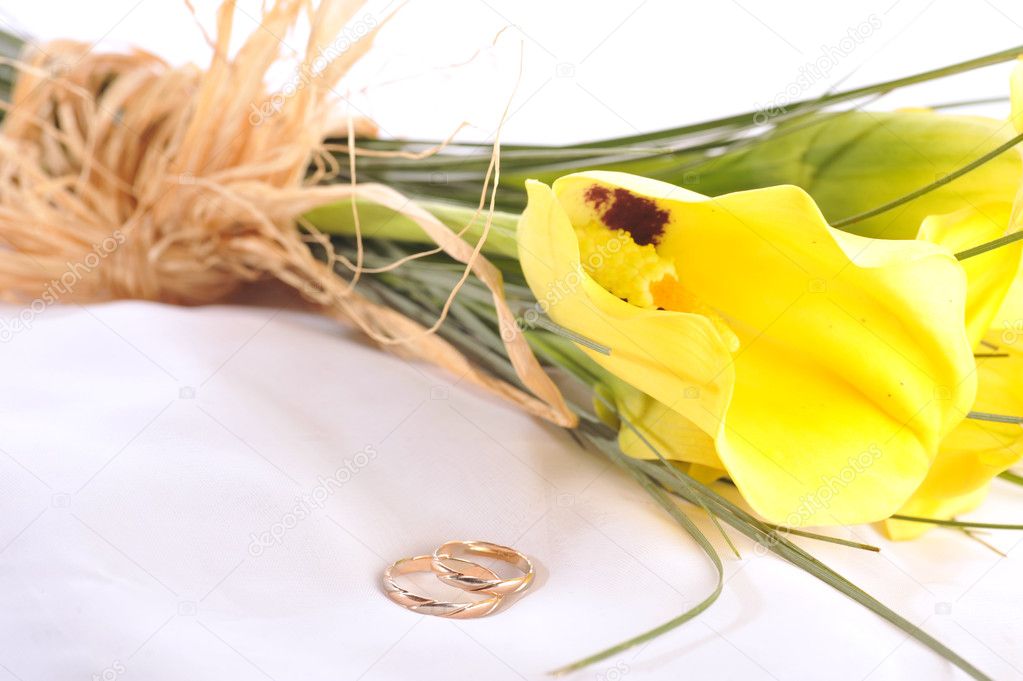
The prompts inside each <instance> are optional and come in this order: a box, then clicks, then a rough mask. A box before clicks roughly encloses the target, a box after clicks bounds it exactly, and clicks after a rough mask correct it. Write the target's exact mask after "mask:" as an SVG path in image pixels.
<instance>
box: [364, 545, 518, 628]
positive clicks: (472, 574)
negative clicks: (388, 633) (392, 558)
mask: <svg viewBox="0 0 1023 681" xmlns="http://www.w3.org/2000/svg"><path fill="white" fill-rule="evenodd" d="M477 557H478V558H490V559H494V560H499V561H502V562H505V563H508V564H510V565H512V566H513V567H515V568H516V569H518V570H519V571H520V572H521V573H522V574H521V575H519V576H518V577H512V578H509V579H502V578H501V577H499V576H498V575H497V573H495V572H494V571H493V570H491V569H490V568H487V567H484V566H483V565H480V564H478V563H475V562H473V561H472V560H468V559H469V558H477ZM414 572H432V573H433V574H434V575H435V576H436V577H437V579H439V580H440V581H441V582H443V583H444V584H447V585H449V586H454V587H457V588H458V589H461V590H462V591H466V592H469V593H474V594H480V595H486V596H487V598H481V599H478V600H473V599H471V598H469V599H466V600H464V601H462V600H460V601H457V602H456V601H438V600H436V599H433V598H428V597H426V596H419V595H417V594H414V593H412V592H411V591H409V590H408V589H406V588H405V587H403V586H401V585H399V584H398V582H397V577H399V576H401V575H408V574H412V573H414ZM535 574H536V573H535V571H534V569H533V563H532V562H531V561H530V560H529V559H528V558H526V557H525V556H524V555H522V554H521V553H519V552H518V551H516V550H515V549H513V548H509V547H507V546H501V545H500V544H491V543H490V542H485V541H449V542H445V543H443V544H441V545H440V546H439V547H437V550H436V551H434V552H433V555H430V556H415V557H414V558H402V559H401V560H399V561H396V562H395V563H393V564H392V565H391V566H390V567H388V568H387V569H386V570H385V571H384V580H383V584H384V593H386V594H387V597H388V598H390V599H391V600H392V601H394V602H395V603H397V604H398V605H400V606H402V607H404V608H408V609H409V610H411V611H413V612H418V613H421V614H424V615H435V616H437V617H450V618H452V619H471V618H473V617H483V616H484V615H489V614H490V613H492V612H494V610H496V609H497V607H498V606H499V605H500V604H501V601H502V599H503V598H504V597H505V596H507V595H509V594H513V593H517V592H520V591H523V590H525V589H527V588H529V585H530V584H532V583H533V577H534V575H535Z"/></svg>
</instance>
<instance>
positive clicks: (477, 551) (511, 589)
mask: <svg viewBox="0 0 1023 681" xmlns="http://www.w3.org/2000/svg"><path fill="white" fill-rule="evenodd" d="M456 554H464V555H469V556H474V557H483V558H495V559H497V560H500V561H503V562H505V563H509V564H511V565H512V566H514V567H515V568H517V569H519V570H521V571H522V575H521V576H520V577H513V578H511V579H501V578H500V577H498V576H497V575H496V574H494V573H493V572H491V571H490V570H487V572H490V575H486V574H481V573H480V572H479V571H478V570H477V569H476V568H479V567H480V566H479V565H477V564H476V563H474V562H472V561H469V560H464V559H462V558H458V557H457V556H456ZM432 567H433V571H434V572H435V573H436V574H437V578H438V579H440V580H441V581H442V582H444V583H445V584H450V585H451V586H456V587H458V588H459V589H462V590H463V591H475V592H480V593H486V594H493V595H494V596H507V595H508V594H513V593H516V592H518V591H522V590H523V589H527V588H528V587H529V585H530V584H532V583H533V577H534V575H535V574H536V573H535V571H534V570H533V564H532V563H531V562H530V560H529V559H528V558H526V557H525V556H524V555H522V554H521V553H519V552H518V551H516V550H515V549H513V548H510V547H508V546H501V545H500V544H491V543H490V542H485V541H449V542H445V543H444V544H441V545H440V546H439V547H437V550H436V551H434V552H433V560H432Z"/></svg>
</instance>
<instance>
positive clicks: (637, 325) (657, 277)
mask: <svg viewBox="0 0 1023 681" xmlns="http://www.w3.org/2000/svg"><path fill="white" fill-rule="evenodd" d="M527 191H528V195H529V203H528V206H527V208H526V211H525V212H524V213H523V216H522V218H521V220H520V223H519V233H518V241H519V256H520V262H521V264H522V268H523V271H524V273H525V275H526V280H527V281H528V283H529V286H530V288H531V289H532V291H533V293H534V295H536V297H537V299H538V300H539V301H540V303H541V305H542V306H543V307H545V308H546V311H547V312H548V314H549V315H550V317H551V318H552V319H553V320H554V321H555V322H557V323H558V324H560V325H562V326H564V327H566V328H568V329H571V330H572V331H574V332H576V333H579V334H581V335H583V336H586V337H589V338H591V339H593V340H594V341H597V342H598V343H601V344H603V345H606V346H608V347H609V348H610V349H611V352H610V355H607V356H605V355H602V354H600V353H597V352H593V351H589V350H585V349H584V350H585V351H586V352H587V354H589V355H590V357H591V358H592V359H593V360H594V361H595V362H596V363H597V364H599V365H600V366H602V367H603V368H604V369H605V370H607V371H608V372H610V373H611V374H613V375H615V376H617V377H618V378H619V379H621V380H622V381H624V382H626V383H627V384H629V385H631V386H632V387H634V388H635V389H636V390H638V391H640V392H641V393H644V394H645V395H648V396H649V397H650V398H652V399H653V400H655V401H656V402H657V403H660V404H661V405H663V406H664V407H666V409H661V408H660V407H658V406H656V405H652V404H651V405H647V407H646V408H647V409H648V410H650V409H652V410H654V411H655V412H658V411H659V412H660V415H659V416H655V417H652V418H651V419H646V420H645V422H646V428H647V430H648V431H649V432H654V431H655V429H656V425H654V424H656V422H657V420H658V419H664V418H675V415H679V416H681V417H683V418H684V419H685V422H681V421H680V422H679V423H682V424H683V425H684V427H686V428H689V427H690V425H691V426H693V427H695V428H696V429H698V430H699V431H700V432H702V433H704V434H706V435H707V436H708V437H707V438H706V439H705V440H704V443H705V444H706V443H708V442H713V445H714V452H716V455H717V457H718V458H719V460H720V462H721V465H722V467H723V468H724V469H725V470H726V471H727V472H728V475H729V477H730V478H731V479H732V480H733V481H734V482H735V484H736V485H737V487H738V488H739V490H740V492H741V493H742V494H743V496H744V497H745V499H746V500H747V501H748V502H749V504H750V505H751V506H752V508H753V509H754V510H755V511H757V512H758V513H759V514H760V515H761V516H763V517H764V518H766V519H767V520H769V521H772V522H780V523H784V524H787V525H791V526H796V525H824V524H836V523H858V522H869V521H874V520H880V519H883V518H886V517H888V516H890V515H891V514H892V513H894V512H895V511H896V510H897V509H898V508H900V507H901V506H902V504H903V503H904V502H905V500H906V499H907V498H908V497H909V496H910V494H911V493H912V492H913V490H915V489H916V488H917V487H918V486H919V485H920V483H921V482H922V481H923V480H924V478H925V476H926V474H927V471H928V469H929V468H930V466H931V462H932V460H933V458H934V456H935V455H936V452H937V447H938V444H939V442H940V441H941V440H942V438H943V437H944V436H945V435H947V434H948V433H949V432H950V431H951V430H952V428H953V427H955V426H956V424H957V423H958V422H959V420H961V418H962V415H963V414H964V413H966V411H968V410H969V408H970V405H971V404H972V403H973V400H974V395H975V390H976V377H975V375H974V371H973V368H974V363H973V357H972V353H971V347H970V342H969V339H968V337H967V334H966V330H965V324H964V310H965V305H966V282H965V275H964V272H963V269H962V268H961V267H960V266H959V264H958V263H957V262H956V261H955V259H954V258H953V257H952V255H951V253H950V252H949V251H948V250H947V249H946V248H944V247H941V246H938V245H935V244H931V243H927V242H924V241H882V240H874V239H868V238H865V237H860V236H855V235H852V234H847V233H843V232H839V231H837V230H834V229H832V228H830V227H829V226H828V225H827V224H826V222H825V221H824V218H823V217H822V216H821V213H820V211H819V210H818V209H817V207H816V205H815V204H814V202H813V201H812V200H811V199H810V198H809V196H808V195H807V194H806V193H805V192H804V191H802V190H801V189H798V188H796V187H792V186H779V187H771V188H766V189H761V190H753V191H748V192H738V193H734V194H728V195H725V196H721V197H717V198H709V197H705V196H702V195H700V194H696V193H694V192H690V191H686V190H684V189H680V188H678V187H675V186H672V185H669V184H665V183H663V182H657V181H654V180H649V179H646V178H641V177H636V176H633V175H627V174H623V173H608V172H587V173H577V174H573V175H568V176H565V177H562V178H559V179H558V180H556V181H555V182H554V184H553V186H552V187H548V186H546V185H544V184H542V183H539V182H535V181H530V182H528V183H527ZM626 411H628V410H626ZM680 427H682V426H680ZM687 432H688V431H687ZM629 453H630V454H633V455H636V454H637V452H635V451H629ZM663 454H664V455H665V456H666V457H671V458H676V459H678V458H681V457H682V456H683V455H680V454H679V452H677V451H673V449H672V448H668V449H667V450H666V451H664V452H663ZM639 455H642V454H639ZM648 456H649V454H648ZM690 458H694V457H692V455H691V453H690ZM705 463H706V462H697V465H705Z"/></svg>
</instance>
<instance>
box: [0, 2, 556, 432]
mask: <svg viewBox="0 0 1023 681" xmlns="http://www.w3.org/2000/svg"><path fill="white" fill-rule="evenodd" d="M360 6H361V3H360V2H324V3H321V4H320V5H318V6H316V7H314V8H310V7H309V3H308V2H306V1H304V0H301V1H300V0H278V1H277V2H274V3H272V4H270V5H269V6H268V7H267V8H266V9H265V10H264V13H263V17H262V20H261V22H260V27H259V28H258V29H257V30H254V31H253V33H252V34H250V35H249V36H248V37H247V38H246V40H245V42H244V44H243V45H242V47H241V49H240V50H239V51H238V52H237V54H236V55H234V56H233V57H231V56H229V51H228V43H229V38H230V36H231V30H232V23H233V17H234V3H233V2H224V3H223V4H222V5H221V6H220V8H219V10H218V12H217V28H216V35H215V38H214V37H210V40H211V41H212V47H213V51H214V56H213V58H212V60H211V62H210V65H209V68H208V69H206V70H205V71H203V70H200V69H198V68H196V67H194V66H185V67H179V68H174V67H171V66H170V65H169V64H167V63H166V62H165V61H163V60H162V59H160V58H158V57H156V56H155V55H152V54H149V53H147V52H144V51H141V50H136V51H133V52H130V53H126V54H103V53H93V52H91V51H90V49H89V46H88V45H85V44H81V43H77V42H72V41H57V42H53V43H50V44H47V45H46V46H45V51H43V50H38V51H35V52H33V53H30V54H28V55H26V56H25V58H24V63H22V62H19V63H17V64H15V66H16V68H18V70H19V78H18V79H17V83H16V85H15V88H14V92H13V93H12V99H11V102H10V104H9V105H2V106H4V108H5V110H6V116H5V118H4V122H3V127H2V129H0V238H2V241H3V248H0V296H2V297H3V298H4V299H6V300H9V301H17V302H27V301H31V300H34V299H36V298H39V297H41V296H42V295H43V293H44V292H45V291H47V290H49V289H51V288H52V286H53V284H54V283H55V282H62V283H63V284H64V285H63V290H62V293H61V299H62V300H65V299H68V300H77V301H82V302H89V301H100V300H110V299H117V298H141V299H146V300H160V301H165V302H173V303H183V304H202V303H210V302H214V301H217V300H220V299H222V298H223V297H224V296H225V295H226V294H228V293H230V292H231V291H232V290H234V289H235V288H236V287H238V286H239V285H240V284H243V283H244V282H248V281H254V280H257V279H262V278H267V277H274V278H277V279H279V280H281V281H282V282H285V283H286V284H288V285H289V286H292V287H294V288H295V289H296V290H298V291H300V292H301V293H302V294H303V295H304V296H305V297H307V298H309V299H310V300H313V301H314V302H316V303H318V304H320V305H321V306H322V307H323V311H324V313H325V314H328V315H330V316H332V317H335V318H338V319H342V320H345V321H347V322H350V323H354V324H355V325H357V326H358V327H359V328H360V329H362V330H363V331H365V332H366V333H367V334H369V335H370V336H371V337H372V338H373V339H375V340H376V341H377V342H379V343H380V344H381V345H383V346H385V347H387V348H389V349H390V350H391V351H392V352H395V353H396V354H399V355H401V356H403V357H408V358H415V359H421V360H426V361H428V362H432V363H434V364H437V365H439V366H441V367H443V368H445V369H448V370H450V371H453V372H455V373H456V374H458V375H459V376H461V377H463V378H465V379H467V380H469V381H471V382H473V383H476V384H477V385H480V386H482V387H484V388H486V389H487V390H490V391H491V392H493V393H495V394H497V395H499V396H501V397H503V398H505V399H507V400H509V401H511V402H513V403H514V404H516V405H517V406H519V407H520V408H522V409H524V410H525V411H527V412H529V413H531V414H534V415H537V416H540V417H542V418H545V419H547V420H549V421H551V422H554V423H557V424H559V425H566V426H570V425H574V424H575V422H576V417H575V416H574V415H573V414H572V412H571V411H570V410H569V409H568V407H567V405H566V404H565V402H564V400H563V399H562V396H561V394H560V393H559V392H558V390H557V388H556V387H555V386H554V384H553V382H552V381H551V380H550V378H549V377H548V376H547V375H546V374H545V373H544V371H543V370H542V368H541V367H540V365H539V362H538V361H537V360H536V358H535V357H534V356H533V354H532V352H531V351H530V349H529V346H528V345H527V343H526V341H525V339H524V337H523V335H522V333H521V331H520V329H519V328H518V327H517V325H516V324H515V320H514V317H513V315H512V313H511V310H510V309H509V307H508V305H507V303H506V302H505V300H504V293H503V288H502V282H501V277H500V273H499V272H498V270H497V269H496V268H495V267H494V266H493V265H492V264H491V263H490V262H488V261H487V260H486V258H484V257H483V256H482V255H481V254H480V252H479V251H480V247H481V245H482V243H480V244H476V245H475V247H474V246H473V245H470V244H469V243H467V242H465V241H463V240H462V239H461V238H459V237H458V235H457V234H456V233H455V232H454V231H452V230H451V229H450V228H449V227H447V226H446V225H444V224H443V223H441V222H440V221H439V220H437V219H436V218H434V217H433V216H432V215H431V214H429V213H428V212H426V211H425V210H423V209H421V208H420V207H419V206H417V205H416V204H415V203H413V202H410V201H409V200H408V199H407V198H405V197H404V196H402V195H401V194H399V193H398V192H396V191H394V190H393V189H391V188H389V187H386V186H382V185H375V184H362V183H354V182H353V183H352V184H333V185H315V184H312V183H311V182H310V181H309V180H308V179H307V178H306V174H307V171H308V169H309V167H310V165H312V166H313V167H314V168H319V169H321V170H320V171H316V170H314V172H313V178H314V179H315V178H316V177H317V172H319V174H320V175H323V174H325V173H327V172H329V168H328V167H327V166H326V165H324V164H330V163H332V162H333V161H332V160H327V155H325V150H324V149H323V140H324V139H325V138H326V137H327V136H328V133H330V132H332V130H333V128H332V126H333V121H332V118H333V116H334V113H333V104H334V102H333V100H332V99H331V97H330V94H331V87H332V86H333V85H334V84H335V83H336V82H337V81H338V80H339V79H340V78H341V77H342V76H343V75H344V74H345V73H346V72H347V71H348V69H349V68H350V67H351V66H352V64H354V63H355V62H356V61H357V60H358V59H359V58H360V57H361V56H362V55H363V54H364V53H365V52H366V51H367V50H368V49H369V48H370V45H371V44H372V40H373V36H374V34H375V32H376V30H378V29H379V28H380V27H382V26H383V25H384V24H385V23H386V20H385V21H383V22H380V23H379V24H378V25H377V26H376V27H374V29H373V30H372V31H371V32H370V33H369V34H368V35H366V36H364V37H362V38H361V39H360V40H358V41H356V42H354V43H352V44H351V45H350V46H349V48H348V49H347V50H345V51H344V52H342V53H341V54H340V55H339V56H338V57H337V58H336V59H334V60H332V61H330V62H329V63H327V64H326V65H324V64H322V59H321V61H320V63H317V64H316V67H317V68H315V69H314V67H313V63H314V60H317V59H320V55H321V51H320V50H319V47H320V46H322V45H326V44H330V43H331V41H333V40H334V39H335V38H336V36H337V35H339V34H340V32H341V30H342V29H343V27H344V26H345V25H346V24H347V23H348V22H349V21H350V20H351V19H352V18H353V17H354V15H355V12H356V11H357V10H358V9H359V7H360ZM306 10H308V11H309V19H310V25H311V31H310V37H309V41H308V43H307V45H306V47H305V55H304V58H303V63H302V66H301V68H302V73H306V74H313V75H312V76H311V77H310V79H309V82H307V83H305V84H304V87H302V88H297V89H296V90H295V91H294V92H293V93H292V94H290V96H289V98H288V100H287V101H286V102H285V104H284V106H283V107H280V108H277V109H273V110H272V111H268V112H267V113H266V114H265V115H263V116H262V117H261V119H260V120H259V121H256V122H255V123H253V121H251V120H250V116H251V115H252V112H253V108H252V107H253V104H256V105H257V106H258V104H259V103H262V102H266V101H267V100H268V97H269V93H268V92H267V91H266V86H265V83H264V80H265V75H266V73H267V71H268V69H269V68H270V66H271V65H272V64H274V63H275V62H276V61H277V59H278V58H279V55H280V52H281V44H280V41H279V39H278V38H277V37H276V36H284V35H288V33H289V29H290V28H291V27H292V26H293V25H294V24H295V23H296V21H297V20H298V19H299V17H300V16H301V15H302V13H303V12H304V11H306ZM359 131H360V128H359V127H358V126H357V125H356V124H355V123H352V124H350V126H349V131H348V132H349V134H348V137H349V139H348V143H349V146H351V147H353V148H354V138H355V137H356V135H357V133H358V132H359ZM495 161H496V156H495ZM484 191H485V190H484ZM356 198H360V199H367V200H371V201H377V202H379V203H382V204H384V205H386V206H388V207H390V208H392V209H393V210H396V211H397V212H399V213H401V214H403V215H406V216H407V217H409V218H411V219H412V220H414V221H416V222H417V223H418V224H419V225H420V226H421V227H422V229H423V230H424V231H425V232H426V233H427V234H429V235H430V236H431V238H433V239H434V240H435V241H436V242H437V246H438V247H439V248H440V249H442V250H443V251H444V252H445V253H447V254H448V255H450V256H451V257H452V258H454V259H455V260H457V261H458V262H461V263H463V264H464V265H465V266H466V276H468V273H469V272H472V273H473V274H475V275H476V276H477V277H479V278H480V279H481V280H483V281H484V282H485V283H486V285H487V286H488V287H489V288H490V290H491V291H492V293H493V296H494V302H495V305H496V307H497V313H498V318H499V322H500V325H501V328H502V329H503V330H504V334H503V336H504V338H505V343H506V347H507V351H508V355H509V357H510V358H511V360H512V364H513V365H514V367H515V370H516V372H517V375H518V376H519V377H520V379H521V380H522V383H523V384H524V385H525V386H526V387H527V388H528V389H529V390H530V391H532V393H533V394H532V395H530V394H528V393H526V392H524V391H522V390H520V389H518V388H516V387H514V386H512V385H510V384H508V383H505V382H503V381H500V380H498V379H496V378H494V377H493V376H491V375H490V374H488V373H486V372H485V371H482V370H480V369H479V368H477V367H476V366H474V365H473V364H471V363H470V362H469V360H468V359H467V358H466V357H465V356H464V355H462V354H461V353H460V352H459V351H458V350H457V349H455V348H454V347H453V346H452V345H450V344H449V343H448V342H447V341H445V340H444V339H443V338H441V337H440V336H439V335H438V334H436V333H434V331H435V330H436V326H434V327H432V328H427V327H423V326H422V325H420V324H418V323H416V322H414V321H412V320H410V319H408V318H407V317H405V316H403V315H401V314H400V313H398V312H396V311H395V310H393V309H391V308H387V307H383V306H380V305H377V304H375V303H373V302H370V301H368V300H366V299H365V298H363V297H362V296H361V295H359V294H358V292H357V290H353V287H352V286H351V285H350V284H349V282H348V281H345V280H344V279H342V278H341V277H339V276H338V275H336V274H335V273H334V271H333V262H334V260H335V259H336V258H335V256H334V254H333V252H332V250H331V249H329V248H328V249H327V251H328V257H327V262H323V261H321V260H317V259H316V258H315V257H314V255H313V253H312V251H311V250H310V249H309V247H308V246H307V245H306V240H307V239H310V238H311V239H312V240H314V241H318V242H319V243H321V244H324V245H325V246H329V241H328V240H326V239H325V238H322V235H316V234H309V233H305V234H304V233H303V232H302V231H301V230H299V229H298V228H297V227H296V220H298V219H299V216H301V215H302V214H303V213H305V212H306V211H308V210H310V209H312V208H315V207H317V206H321V205H324V204H327V203H333V202H338V201H352V202H353V203H354V200H355V199H356ZM481 206H482V201H481ZM488 219H489V218H488ZM307 232H308V230H307ZM485 233H486V230H484V238H485ZM111 239H113V240H114V241H115V242H116V247H110V248H108V247H107V246H104V244H111V243H113V242H111ZM97 253H98V254H99V256H97V255H94V254H97ZM97 257H99V258H100V259H101V262H99V263H96V262H95V261H96V258H97ZM90 262H92V263H93V264H92V265H90V264H89V263H90ZM356 265H358V264H356ZM83 267H84V268H86V269H88V271H87V272H86V273H85V274H84V275H82V274H81V272H82V270H83ZM356 269H358V267H356ZM69 273H71V274H70V275H69ZM69 276H70V277H71V278H70V279H68V277H69ZM62 278H63V281H62ZM456 292H457V289H456V291H454V292H453V293H452V295H454V294H455V293H456ZM438 325H439V323H438Z"/></svg>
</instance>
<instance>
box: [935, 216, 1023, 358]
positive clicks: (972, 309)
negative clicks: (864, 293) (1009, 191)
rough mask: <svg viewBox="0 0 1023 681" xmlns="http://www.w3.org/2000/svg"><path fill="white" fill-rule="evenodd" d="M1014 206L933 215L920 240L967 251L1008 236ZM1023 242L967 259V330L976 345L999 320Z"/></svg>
mask: <svg viewBox="0 0 1023 681" xmlns="http://www.w3.org/2000/svg"><path fill="white" fill-rule="evenodd" d="M1011 213H1012V205H1011V204H1008V203H993V204H987V205H985V206H981V207H974V206H968V207H966V208H963V209H961V210H958V211H955V212H954V213H947V214H945V215H932V216H930V217H928V218H926V219H925V220H924V221H923V224H922V225H921V226H920V233H919V234H918V235H917V238H918V239H923V240H926V241H930V242H931V243H936V244H941V245H943V246H945V247H947V248H948V249H949V250H951V251H953V252H959V251H963V250H966V249H967V248H970V247H972V246H976V245H978V244H982V243H984V242H986V241H991V240H993V239H997V238H998V237H1000V236H1002V235H1004V234H1005V227H1006V225H1008V224H1009V216H1010V214H1011ZM1021 249H1023V243H1021V242H1018V241H1017V242H1016V243H1012V244H1008V245H1007V246H1002V247H1001V248H996V249H994V250H991V251H988V252H987V253H982V254H980V255H977V256H974V257H972V258H968V259H967V260H964V261H963V263H962V265H963V270H965V272H966V277H967V281H968V284H967V289H966V290H967V293H966V329H967V333H968V334H969V337H970V343H971V344H972V345H974V346H976V344H977V343H979V342H980V339H981V338H983V337H984V335H985V334H986V333H987V331H988V329H989V328H990V327H991V325H992V323H993V322H994V320H995V319H996V317H997V315H998V312H999V309H1000V308H1001V307H1002V304H1003V301H1005V299H1006V296H1007V294H1008V293H1009V290H1010V286H1011V285H1012V283H1013V280H1014V279H1015V277H1016V273H1017V272H1018V271H1019V267H1020V253H1021Z"/></svg>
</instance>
